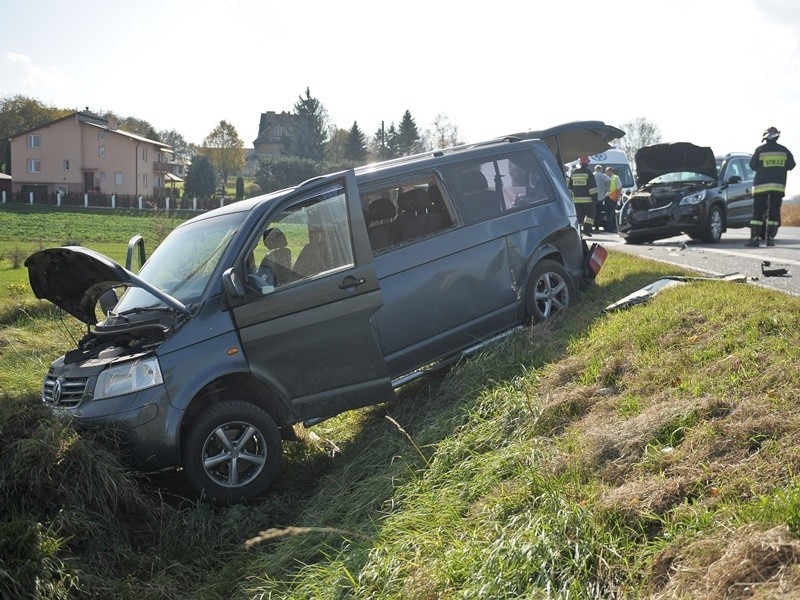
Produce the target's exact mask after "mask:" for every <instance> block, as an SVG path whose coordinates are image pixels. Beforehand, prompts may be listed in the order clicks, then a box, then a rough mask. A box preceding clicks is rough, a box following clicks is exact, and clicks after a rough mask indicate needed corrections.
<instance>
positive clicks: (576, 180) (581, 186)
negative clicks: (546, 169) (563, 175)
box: [569, 166, 597, 204]
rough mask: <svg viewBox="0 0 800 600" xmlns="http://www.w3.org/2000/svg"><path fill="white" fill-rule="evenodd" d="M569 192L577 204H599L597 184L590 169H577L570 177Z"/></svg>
mask: <svg viewBox="0 0 800 600" xmlns="http://www.w3.org/2000/svg"><path fill="white" fill-rule="evenodd" d="M569 190H570V191H571V192H572V200H573V201H574V202H575V204H588V203H590V202H597V183H596V182H595V179H594V175H593V174H592V172H591V171H589V167H587V166H583V167H580V168H578V169H575V170H574V171H573V172H572V174H571V175H570V176H569Z"/></svg>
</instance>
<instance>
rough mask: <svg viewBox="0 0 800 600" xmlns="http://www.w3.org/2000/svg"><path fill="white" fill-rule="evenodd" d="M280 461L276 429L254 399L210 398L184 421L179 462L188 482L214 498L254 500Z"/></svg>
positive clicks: (218, 499)
mask: <svg viewBox="0 0 800 600" xmlns="http://www.w3.org/2000/svg"><path fill="white" fill-rule="evenodd" d="M280 466H281V434H280V431H279V430H278V426H277V425H276V424H275V421H273V420H272V417H270V416H269V414H267V412H266V411H264V410H262V409H261V408H259V407H258V406H255V405H254V404H250V403H249V402H244V401H241V400H229V401H225V402H221V403H219V404H214V405H212V406H210V407H209V408H208V409H207V410H205V411H204V412H203V413H201V414H200V415H199V416H198V417H197V419H195V420H194V422H192V423H191V424H190V425H189V428H188V433H187V436H186V445H185V446H184V456H183V467H184V470H185V471H186V476H187V477H188V478H189V481H190V482H191V484H192V485H193V486H194V488H195V489H196V490H197V491H198V492H200V493H201V494H203V495H204V496H205V497H207V498H208V499H209V500H211V501H213V502H215V503H220V504H224V503H231V502H242V501H248V500H254V499H256V498H258V497H259V496H260V495H262V494H263V493H264V492H266V491H267V489H268V488H269V486H270V485H271V484H272V482H273V481H274V480H275V478H276V477H277V475H278V471H279V470H280Z"/></svg>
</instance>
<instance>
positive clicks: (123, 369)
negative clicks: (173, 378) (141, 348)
mask: <svg viewBox="0 0 800 600" xmlns="http://www.w3.org/2000/svg"><path fill="white" fill-rule="evenodd" d="M161 383H164V380H163V379H162V378H161V367H159V366H158V359H157V358H156V357H155V356H152V357H150V358H144V359H140V360H134V361H131V362H127V363H122V364H119V365H113V366H111V367H109V368H108V369H106V370H105V371H103V372H102V373H100V376H99V377H98V378H97V385H96V386H95V388H94V399H95V400H102V399H103V398H110V397H112V396H121V395H122V394H130V393H132V392H138V391H139V390H143V389H146V388H149V387H153V386H154V385H159V384H161Z"/></svg>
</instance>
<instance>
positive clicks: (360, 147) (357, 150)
mask: <svg viewBox="0 0 800 600" xmlns="http://www.w3.org/2000/svg"><path fill="white" fill-rule="evenodd" d="M344 156H345V158H347V159H349V160H352V161H354V162H364V159H365V158H367V140H366V138H365V137H364V132H363V131H361V129H359V127H358V122H357V121H353V126H352V127H351V128H350V131H349V132H348V134H347V143H346V144H345V149H344Z"/></svg>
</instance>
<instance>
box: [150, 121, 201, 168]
mask: <svg viewBox="0 0 800 600" xmlns="http://www.w3.org/2000/svg"><path fill="white" fill-rule="evenodd" d="M158 135H159V137H160V138H161V141H162V142H164V143H165V144H169V145H170V146H172V149H173V150H174V151H175V160H178V161H180V162H183V163H188V162H189V160H190V159H191V158H192V156H193V155H195V154H197V147H196V146H195V145H194V144H192V143H190V142H187V141H186V138H184V137H183V136H182V135H181V134H180V133H178V132H177V131H175V130H174V129H164V130H161V131H159V132H158Z"/></svg>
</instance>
